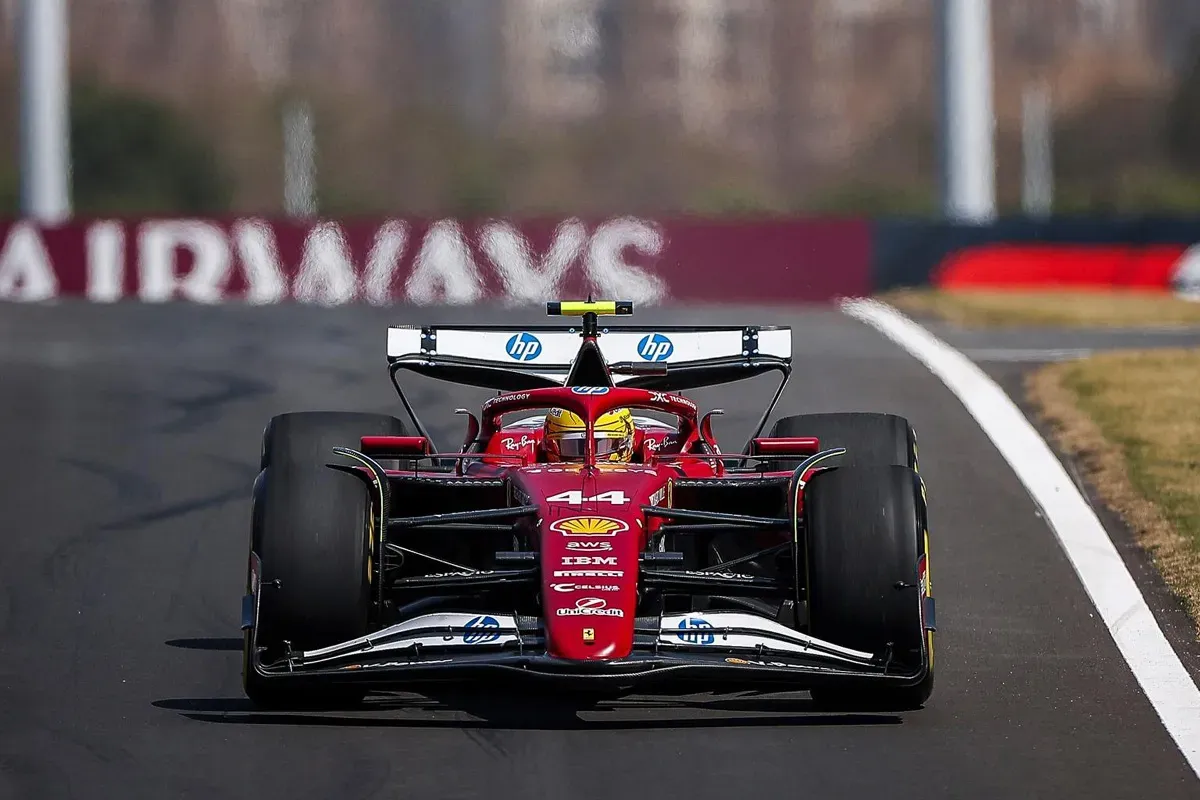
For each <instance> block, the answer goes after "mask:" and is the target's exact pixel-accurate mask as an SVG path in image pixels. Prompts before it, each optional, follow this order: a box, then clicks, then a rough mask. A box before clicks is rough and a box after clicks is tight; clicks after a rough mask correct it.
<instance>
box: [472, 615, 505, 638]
mask: <svg viewBox="0 0 1200 800" xmlns="http://www.w3.org/2000/svg"><path fill="white" fill-rule="evenodd" d="M463 627H465V628H466V629H467V630H468V633H464V634H463V643H464V644H485V643H487V642H494V641H496V640H497V639H499V638H500V633H499V631H500V620H498V619H496V618H495V617H475V618H473V619H472V620H471V621H470V622H468V623H467V624H466V625H464V626H463Z"/></svg>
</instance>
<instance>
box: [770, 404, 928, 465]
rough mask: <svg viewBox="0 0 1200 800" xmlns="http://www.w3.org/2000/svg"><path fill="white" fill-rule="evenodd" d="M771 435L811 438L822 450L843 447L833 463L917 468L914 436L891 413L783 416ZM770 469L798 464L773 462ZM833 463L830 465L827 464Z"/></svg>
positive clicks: (908, 428)
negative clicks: (842, 453)
mask: <svg viewBox="0 0 1200 800" xmlns="http://www.w3.org/2000/svg"><path fill="white" fill-rule="evenodd" d="M771 436H778V437H782V438H786V437H792V436H815V437H817V439H818V440H820V447H821V449H822V450H828V449H830V448H833V447H844V448H846V450H847V451H848V452H847V453H846V455H844V456H842V457H841V458H839V459H837V462H836V463H837V464H840V465H844V466H851V465H855V464H878V465H882V466H890V465H897V466H902V467H908V468H909V469H912V470H916V469H917V436H916V433H915V432H914V431H913V428H912V425H910V424H909V422H908V420H907V419H905V418H904V417H898V416H896V415H895V414H873V413H853V412H839V413H832V414H800V415H798V416H793V417H784V418H783V419H781V420H779V421H778V422H776V423H775V425H774V427H773V428H771ZM775 463H776V464H778V466H774V465H773V466H772V469H795V468H796V467H798V466H800V461H795V462H791V461H788V462H775ZM830 463H833V462H830Z"/></svg>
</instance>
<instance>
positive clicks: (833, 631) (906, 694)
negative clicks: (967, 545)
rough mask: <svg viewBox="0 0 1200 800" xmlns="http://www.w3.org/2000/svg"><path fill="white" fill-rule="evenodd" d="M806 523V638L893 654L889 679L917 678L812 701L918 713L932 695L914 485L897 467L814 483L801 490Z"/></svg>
mask: <svg viewBox="0 0 1200 800" xmlns="http://www.w3.org/2000/svg"><path fill="white" fill-rule="evenodd" d="M804 521H805V525H804V529H805V551H806V553H805V555H806V559H805V560H806V570H807V576H806V578H807V580H806V585H807V587H808V614H809V625H810V632H811V633H812V635H813V636H816V637H817V638H819V639H824V640H826V641H829V642H833V643H834V644H840V645H843V646H845V647H852V648H854V649H856V650H863V651H866V652H870V653H876V654H878V653H883V652H885V651H886V650H887V649H888V648H889V647H890V648H891V650H892V654H893V659H894V660H893V664H894V666H895V667H896V671H904V672H907V673H914V674H915V673H918V672H921V673H924V676H923V677H922V679H921V681H920V682H919V683H917V684H915V685H913V686H907V687H896V688H891V687H881V688H878V689H876V688H872V689H870V690H866V691H862V690H855V691H853V692H849V691H846V690H841V689H815V690H814V691H813V693H812V694H813V700H814V701H816V702H817V703H818V704H819V705H823V706H839V707H863V706H870V707H872V708H876V709H879V710H884V709H887V710H908V709H915V708H920V707H921V706H922V705H923V704H924V703H925V701H926V700H928V699H929V697H930V696H931V694H932V693H933V633H932V631H931V630H927V629H926V628H927V620H926V614H927V610H928V609H929V608H930V598H931V597H932V594H931V590H930V584H929V533H928V526H927V521H926V509H925V499H924V491H923V486H922V483H921V479H920V477H918V475H917V474H916V472H914V471H913V470H911V469H909V468H908V467H903V466H896V465H891V466H881V465H873V466H866V465H862V466H853V467H840V468H838V469H834V470H830V471H829V472H823V473H819V474H817V475H815V476H814V477H813V479H812V480H811V481H809V483H808V484H807V485H806V486H805V488H804ZM930 622H931V621H930Z"/></svg>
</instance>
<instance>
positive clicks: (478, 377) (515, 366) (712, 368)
mask: <svg viewBox="0 0 1200 800" xmlns="http://www.w3.org/2000/svg"><path fill="white" fill-rule="evenodd" d="M599 333H600V335H599V336H598V338H597V341H596V345H597V346H598V348H599V350H600V353H601V355H602V357H603V359H604V362H605V363H606V364H607V365H608V368H609V370H610V371H611V372H612V381H613V383H614V384H615V385H618V386H629V387H633V388H640V389H672V390H676V391H683V390H686V389H694V388H697V387H701V386H714V385H717V384H722V383H730V382H733V381H738V380H743V379H746V378H751V377H754V376H756V375H761V374H762V373H764V372H771V371H778V372H783V373H784V374H785V375H786V374H788V373H789V372H790V371H791V362H792V329H791V328H790V327H775V326H760V325H745V326H703V327H692V326H671V325H659V326H653V327H651V326H605V327H604V328H602V329H601V330H600V331H599ZM582 344H583V339H582V333H581V329H580V328H579V327H564V326H550V325H545V326H527V327H515V326H503V325H461V326H440V325H426V326H418V325H401V326H394V327H390V328H388V341H387V358H388V363H389V364H390V365H391V369H392V374H393V376H394V375H395V373H396V371H397V370H398V369H407V370H411V371H413V372H417V373H421V374H424V375H428V376H430V377H433V378H438V379H441V380H446V381H450V382H453V383H458V384H463V385H468V386H478V387H482V388H487V389H499V390H502V391H519V390H523V389H535V388H540V387H547V386H563V385H566V381H567V379H568V376H569V375H570V374H571V368H572V365H573V364H574V362H575V361H576V358H577V357H578V356H579V355H580V349H581V346H582Z"/></svg>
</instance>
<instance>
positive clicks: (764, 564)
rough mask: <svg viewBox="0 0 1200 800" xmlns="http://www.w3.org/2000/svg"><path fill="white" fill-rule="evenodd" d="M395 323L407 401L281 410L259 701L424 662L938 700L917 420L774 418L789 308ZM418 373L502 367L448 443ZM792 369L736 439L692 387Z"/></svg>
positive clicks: (264, 470)
mask: <svg viewBox="0 0 1200 800" xmlns="http://www.w3.org/2000/svg"><path fill="white" fill-rule="evenodd" d="M548 311H549V314H550V315H552V316H555V315H558V316H572V317H578V318H580V324H579V325H577V326H575V325H572V326H565V325H564V326H533V327H527V328H515V327H497V326H478V325H475V326H460V327H444V326H399V327H392V328H390V329H389V330H388V347H387V357H388V362H389V365H390V374H391V378H392V383H393V384H394V385H395V387H396V391H397V393H398V395H399V398H400V402H401V404H402V405H403V407H404V409H405V412H406V414H407V416H408V420H407V421H402V420H400V419H398V418H395V417H392V416H384V415H378V414H367V413H345V412H306V413H289V414H283V415H280V416H277V417H275V418H273V419H272V420H271V421H270V423H269V424H268V426H267V428H266V430H265V432H264V434H263V441H262V455H261V472H260V473H259V475H258V478H257V480H256V481H255V484H254V489H253V515H252V517H253V519H252V532H251V536H250V555H249V568H248V580H247V584H248V585H247V593H246V596H245V598H244V603H243V622H242V627H243V630H244V642H245V643H244V664H243V675H244V688H245V692H246V694H247V695H248V697H249V698H251V700H253V701H254V702H255V703H256V704H258V705H261V706H267V707H276V708H280V707H290V706H301V705H305V706H306V705H309V704H311V703H314V702H320V703H333V704H335V705H341V704H344V703H356V702H359V701H361V700H362V699H363V698H364V697H365V696H366V694H367V692H369V691H371V690H389V691H413V692H418V693H420V692H421V691H422V687H424V686H427V685H428V684H430V683H432V682H460V683H462V682H466V683H472V682H474V683H480V682H482V683H486V685H489V686H493V685H497V684H498V683H499V682H500V681H501V680H503V679H514V680H519V681H541V682H543V683H544V684H548V685H551V686H555V687H557V688H558V689H561V690H563V692H564V693H566V694H569V693H571V692H572V691H575V690H582V691H584V693H586V692H589V691H592V692H597V693H599V694H601V695H604V696H620V695H622V694H629V693H635V692H636V693H675V692H682V693H694V692H697V691H727V690H735V689H737V690H742V689H759V690H763V691H771V692H775V691H798V690H808V691H810V692H811V693H812V697H813V699H814V701H816V702H817V703H818V704H820V705H821V706H838V707H862V706H863V705H864V704H866V705H870V706H872V707H874V708H887V709H893V710H903V709H912V708H918V707H920V706H921V705H922V704H923V703H924V702H925V701H926V700H927V699H928V698H929V697H930V694H931V692H932V689H933V631H934V604H933V597H932V594H931V588H930V581H929V534H928V530H927V523H926V502H925V487H924V484H923V482H922V480H921V478H920V476H919V474H918V464H917V447H916V440H915V435H914V432H913V429H912V427H911V426H910V425H909V423H908V422H907V421H906V420H905V419H904V418H902V417H898V416H895V415H890V414H864V413H832V414H809V415H803V416H790V417H784V418H782V419H780V420H778V421H777V422H776V423H775V424H774V426H773V428H772V429H771V432H770V434H769V435H767V436H762V435H761V433H762V430H763V428H764V427H765V425H766V422H767V420H768V419H769V418H770V415H771V413H772V411H773V409H774V407H775V406H776V405H777V403H778V401H779V398H780V397H781V396H782V394H783V391H784V387H785V386H786V385H787V382H788V378H789V376H790V374H791V368H792V365H791V361H792V358H791V351H792V343H791V330H790V329H789V328H782V327H765V326H754V325H747V326H742V327H718V326H714V327H678V326H674V327H662V326H656V327H635V326H616V325H613V326H608V325H607V323H605V326H604V327H603V328H601V324H600V317H601V316H614V315H623V314H631V313H632V312H633V308H632V304H631V303H628V302H611V301H610V302H592V301H590V300H589V301H587V302H562V303H550V304H548ZM401 370H411V371H414V372H416V373H420V374H424V375H427V376H432V377H434V378H440V379H444V380H447V381H451V382H455V383H458V384H463V385H471V386H475V387H483V388H488V389H493V390H498V394H497V395H495V396H493V397H491V398H490V399H488V400H487V401H486V402H485V403H483V405H482V409H481V411H480V413H479V414H478V415H476V414H473V413H470V412H469V411H467V410H466V409H458V411H457V413H459V414H462V415H463V416H464V417H465V423H466V424H465V428H466V431H465V435H464V438H463V441H462V443H461V446H460V447H459V448H458V449H457V451H456V452H438V451H437V449H436V448H435V447H434V445H433V443H432V440H431V437H430V436H429V434H428V432H427V431H426V429H425V427H424V426H423V425H422V423H421V421H420V419H419V417H418V416H417V414H416V413H415V412H414V411H413V408H412V406H411V404H410V403H409V401H408V399H407V398H406V396H405V393H404V391H403V390H402V389H401V387H400V383H399V381H398V380H397V377H396V376H397V373H398V372H400V371H401ZM771 371H774V372H778V373H780V374H781V375H782V379H781V380H780V382H779V386H778V389H777V390H776V392H775V395H774V397H773V399H772V400H771V403H770V405H769V406H768V407H767V409H766V411H765V412H764V414H763V415H762V418H761V419H760V420H759V422H758V425H757V428H756V429H755V431H754V433H753V434H752V435H751V436H750V438H749V441H748V442H747V443H746V445H745V447H743V449H742V451H741V452H740V453H739V454H737V455H730V454H726V453H723V452H722V451H721V449H720V448H719V447H718V444H717V441H716V439H715V438H714V435H713V430H712V420H713V417H714V416H715V415H718V414H720V413H722V412H721V411H720V410H713V411H709V412H708V413H706V414H704V415H703V416H701V414H700V412H699V410H698V408H697V406H696V404H695V403H694V402H692V401H691V400H689V399H687V398H686V397H684V396H683V395H682V394H680V392H681V391H684V390H688V389H693V388H698V387H702V386H711V385H716V384H721V383H728V382H731V381H735V380H740V379H743V378H749V377H752V376H756V375H761V374H764V373H767V372H771Z"/></svg>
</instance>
